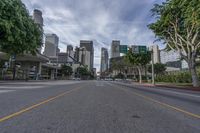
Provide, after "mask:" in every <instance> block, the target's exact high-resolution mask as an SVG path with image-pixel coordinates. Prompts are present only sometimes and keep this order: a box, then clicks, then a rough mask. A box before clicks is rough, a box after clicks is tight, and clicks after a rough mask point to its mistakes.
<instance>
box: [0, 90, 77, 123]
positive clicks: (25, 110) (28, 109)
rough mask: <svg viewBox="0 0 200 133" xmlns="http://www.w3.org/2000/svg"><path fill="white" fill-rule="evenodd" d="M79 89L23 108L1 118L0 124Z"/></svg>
mask: <svg viewBox="0 0 200 133" xmlns="http://www.w3.org/2000/svg"><path fill="white" fill-rule="evenodd" d="M79 89H81V87H79V88H75V89H72V90H70V91H65V92H63V93H61V94H59V95H56V96H54V97H51V98H48V99H46V100H44V101H42V102H40V103H37V104H34V105H32V106H30V107H27V108H24V109H22V110H20V111H18V112H16V113H13V114H10V115H7V116H5V117H2V118H0V123H1V122H4V121H6V120H9V119H11V118H14V117H16V116H19V115H21V114H23V113H25V112H27V111H30V110H33V109H35V108H37V107H39V106H41V105H43V104H46V103H49V102H51V101H54V100H56V99H58V98H60V97H62V96H64V95H67V94H70V93H72V92H74V91H76V90H79Z"/></svg>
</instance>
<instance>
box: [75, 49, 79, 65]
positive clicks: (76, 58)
mask: <svg viewBox="0 0 200 133" xmlns="http://www.w3.org/2000/svg"><path fill="white" fill-rule="evenodd" d="M74 59H75V61H76V62H79V47H76V48H75V50H74Z"/></svg>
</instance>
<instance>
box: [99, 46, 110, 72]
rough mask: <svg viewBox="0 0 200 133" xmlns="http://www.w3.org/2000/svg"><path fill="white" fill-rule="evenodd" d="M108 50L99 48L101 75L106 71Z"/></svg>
mask: <svg viewBox="0 0 200 133" xmlns="http://www.w3.org/2000/svg"><path fill="white" fill-rule="evenodd" d="M108 58H109V57H108V50H107V49H106V48H101V68H100V70H101V73H102V72H105V71H106V70H108Z"/></svg>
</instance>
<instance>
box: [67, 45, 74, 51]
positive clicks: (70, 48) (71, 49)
mask: <svg viewBox="0 0 200 133" xmlns="http://www.w3.org/2000/svg"><path fill="white" fill-rule="evenodd" d="M72 51H73V46H72V45H67V53H70V52H72Z"/></svg>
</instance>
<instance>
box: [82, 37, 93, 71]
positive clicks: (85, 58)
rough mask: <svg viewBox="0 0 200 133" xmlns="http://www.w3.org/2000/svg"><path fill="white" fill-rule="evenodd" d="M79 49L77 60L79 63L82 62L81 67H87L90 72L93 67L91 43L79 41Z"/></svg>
mask: <svg viewBox="0 0 200 133" xmlns="http://www.w3.org/2000/svg"><path fill="white" fill-rule="evenodd" d="M80 49H81V51H79V60H80V59H81V62H84V63H83V65H86V66H88V69H89V70H90V71H92V69H93V66H94V47H93V41H87V40H81V41H80ZM80 57H81V58H80Z"/></svg>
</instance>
